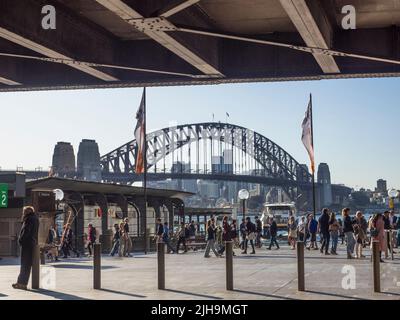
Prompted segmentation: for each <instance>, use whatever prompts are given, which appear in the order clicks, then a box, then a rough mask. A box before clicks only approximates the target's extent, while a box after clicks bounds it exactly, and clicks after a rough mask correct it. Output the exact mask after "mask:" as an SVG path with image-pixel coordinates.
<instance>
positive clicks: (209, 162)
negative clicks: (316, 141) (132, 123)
mask: <svg viewBox="0 0 400 320" xmlns="http://www.w3.org/2000/svg"><path fill="white" fill-rule="evenodd" d="M136 152H137V144H136V141H135V140H132V141H129V142H128V143H126V144H124V145H123V146H121V147H119V148H117V149H115V150H113V151H111V152H110V153H108V154H106V155H104V156H102V157H101V166H102V171H103V179H107V180H111V181H114V182H123V183H127V182H134V181H138V180H139V181H140V180H141V177H140V176H138V175H136V174H135V159H136ZM147 167H148V177H149V179H150V180H163V179H168V178H172V179H210V180H226V181H242V182H249V183H261V184H267V185H270V186H279V187H282V188H283V189H284V190H285V192H286V193H287V194H288V195H289V197H290V198H291V199H293V200H296V199H298V197H299V192H300V193H304V192H305V191H306V190H307V192H308V191H309V189H310V187H311V183H312V176H311V174H310V173H309V172H308V170H307V168H306V167H304V166H303V165H301V164H299V163H298V162H297V161H296V160H295V159H294V158H293V157H292V156H291V155H290V154H289V153H288V152H286V151H285V150H284V149H283V148H282V147H280V146H279V145H277V144H276V143H274V142H273V141H271V140H270V139H268V138H266V137H265V136H263V135H261V134H259V133H257V132H255V131H253V130H250V129H247V128H244V127H241V126H238V125H234V124H229V123H220V122H206V123H195V124H185V125H179V126H175V127H169V128H164V129H161V130H157V131H154V132H151V133H149V134H147ZM307 198H309V197H307Z"/></svg>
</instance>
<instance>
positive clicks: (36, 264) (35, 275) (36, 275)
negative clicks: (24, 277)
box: [32, 245, 40, 289]
mask: <svg viewBox="0 0 400 320" xmlns="http://www.w3.org/2000/svg"><path fill="white" fill-rule="evenodd" d="M39 288H40V247H39V245H36V246H34V247H33V263H32V289H39Z"/></svg>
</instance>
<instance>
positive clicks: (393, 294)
mask: <svg viewBox="0 0 400 320" xmlns="http://www.w3.org/2000/svg"><path fill="white" fill-rule="evenodd" d="M382 293H383V294H390V295H392V296H400V292H397V293H395V292H388V291H384V292H382ZM0 296H1V295H0Z"/></svg>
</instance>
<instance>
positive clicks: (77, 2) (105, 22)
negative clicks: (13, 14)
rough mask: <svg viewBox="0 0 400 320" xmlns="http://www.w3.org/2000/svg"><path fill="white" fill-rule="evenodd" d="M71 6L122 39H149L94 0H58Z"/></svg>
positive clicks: (73, 9)
mask: <svg viewBox="0 0 400 320" xmlns="http://www.w3.org/2000/svg"><path fill="white" fill-rule="evenodd" d="M56 1H57V2H58V3H61V4H62V5H64V6H66V7H68V8H70V9H71V10H72V11H74V12H76V13H77V14H79V15H81V16H83V17H84V18H85V19H88V20H90V21H92V22H93V23H95V24H97V25H99V26H101V27H102V28H104V29H106V30H107V31H109V32H110V33H112V34H113V35H115V36H116V37H117V38H118V39H120V40H143V39H149V37H147V36H146V35H145V34H144V33H142V32H138V31H136V30H134V29H132V27H130V26H129V25H127V24H126V23H125V22H124V21H122V20H119V19H116V18H115V15H114V14H113V13H112V12H110V11H109V10H107V9H106V8H104V7H103V6H102V5H100V4H99V3H97V2H96V1H94V0H73V1H71V0H56Z"/></svg>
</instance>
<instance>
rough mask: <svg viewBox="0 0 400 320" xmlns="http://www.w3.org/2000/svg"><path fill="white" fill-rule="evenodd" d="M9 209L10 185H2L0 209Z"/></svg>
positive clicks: (0, 187) (0, 185)
mask: <svg viewBox="0 0 400 320" xmlns="http://www.w3.org/2000/svg"><path fill="white" fill-rule="evenodd" d="M7 207H8V184H5V183H0V208H7Z"/></svg>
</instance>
